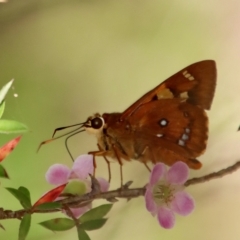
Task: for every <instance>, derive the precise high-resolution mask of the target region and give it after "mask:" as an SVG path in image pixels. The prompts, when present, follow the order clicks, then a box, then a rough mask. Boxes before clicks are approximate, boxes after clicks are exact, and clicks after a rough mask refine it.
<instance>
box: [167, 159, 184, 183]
mask: <svg viewBox="0 0 240 240" xmlns="http://www.w3.org/2000/svg"><path fill="white" fill-rule="evenodd" d="M187 179H188V166H187V164H186V163H184V162H176V163H174V164H173V165H172V166H171V168H170V169H169V170H168V173H167V181H168V182H169V183H171V184H184V183H185V182H186V181H187Z"/></svg>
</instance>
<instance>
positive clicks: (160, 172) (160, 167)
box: [149, 163, 166, 186]
mask: <svg viewBox="0 0 240 240" xmlns="http://www.w3.org/2000/svg"><path fill="white" fill-rule="evenodd" d="M165 173H166V166H165V165H164V164H163V163H157V164H156V165H155V166H154V167H153V169H152V172H151V175H150V181H149V183H150V185H151V186H152V185H154V184H156V183H157V182H158V181H159V180H160V179H161V178H163V177H164V175H165Z"/></svg>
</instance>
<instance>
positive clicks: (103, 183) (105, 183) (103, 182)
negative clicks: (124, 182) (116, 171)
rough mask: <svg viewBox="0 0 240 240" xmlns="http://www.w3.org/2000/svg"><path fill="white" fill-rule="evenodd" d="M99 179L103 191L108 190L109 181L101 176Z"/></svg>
mask: <svg viewBox="0 0 240 240" xmlns="http://www.w3.org/2000/svg"><path fill="white" fill-rule="evenodd" d="M97 180H98V182H99V184H100V189H101V192H107V191H108V189H109V182H108V181H107V180H106V179H104V178H101V177H97Z"/></svg>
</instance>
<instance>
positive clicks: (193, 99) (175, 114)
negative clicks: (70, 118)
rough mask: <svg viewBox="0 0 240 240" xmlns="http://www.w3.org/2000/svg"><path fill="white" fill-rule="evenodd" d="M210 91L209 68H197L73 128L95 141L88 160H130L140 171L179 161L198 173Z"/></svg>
mask: <svg viewBox="0 0 240 240" xmlns="http://www.w3.org/2000/svg"><path fill="white" fill-rule="evenodd" d="M215 86H216V65H215V62H214V61H213V60H205V61H201V62H197V63H194V64H192V65H190V66H188V67H186V68H184V69H182V70H181V71H179V72H177V73H176V74H174V75H173V76H171V77H170V78H168V79H167V80H165V81H164V82H162V83H161V84H160V85H158V86H157V87H155V88H154V89H152V90H151V91H149V92H148V93H146V94H145V95H143V96H142V97H141V98H140V99H139V100H137V101H136V102H135V103H133V104H132V105H131V106H130V107H129V108H127V109H126V110H125V111H124V112H122V113H104V114H103V115H100V114H95V115H94V116H92V117H89V118H88V119H87V121H86V122H84V123H81V124H76V125H80V127H79V128H78V129H81V128H84V129H85V130H86V131H87V132H89V133H93V134H95V135H96V137H97V141H98V146H99V149H100V150H99V151H96V152H92V154H94V155H95V156H96V155H97V156H103V157H104V158H105V159H106V157H111V158H115V159H117V160H118V162H119V163H120V165H122V159H124V160H127V161H129V160H131V159H135V160H137V161H140V162H142V163H144V164H145V165H146V163H147V162H149V161H150V162H152V163H157V162H163V163H165V164H167V165H172V164H174V163H175V162H177V161H183V162H185V163H186V164H187V165H188V166H189V167H190V168H192V169H199V168H200V167H201V165H202V164H201V163H200V162H199V161H198V160H197V159H196V157H198V156H200V155H201V154H202V153H203V152H204V150H205V149H206V144H207V139H208V117H207V115H206V112H205V110H209V109H210V107H211V103H212V100H213V96H214V91H215ZM73 126H74V125H73ZM64 128H66V127H61V128H58V129H56V130H55V132H56V131H58V130H61V129H64ZM78 129H77V130H78ZM81 131H82V130H80V131H76V130H74V131H72V132H71V133H73V134H72V135H74V134H76V133H78V132H81ZM72 135H70V136H72ZM48 141H49V140H47V141H45V142H43V143H42V144H44V143H46V142H48ZM50 141H51V140H50ZM121 176H122V174H121Z"/></svg>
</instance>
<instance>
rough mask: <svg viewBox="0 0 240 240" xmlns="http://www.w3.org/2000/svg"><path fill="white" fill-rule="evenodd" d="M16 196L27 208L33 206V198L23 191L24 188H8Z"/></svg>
mask: <svg viewBox="0 0 240 240" xmlns="http://www.w3.org/2000/svg"><path fill="white" fill-rule="evenodd" d="M6 189H7V190H8V191H9V192H10V193H11V194H12V195H13V196H14V197H15V198H17V199H18V201H19V202H20V204H21V205H22V206H23V207H24V208H25V209H29V208H31V206H32V205H31V200H30V197H29V196H28V195H26V194H25V193H23V192H22V190H18V189H15V188H6Z"/></svg>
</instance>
